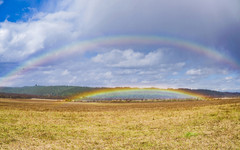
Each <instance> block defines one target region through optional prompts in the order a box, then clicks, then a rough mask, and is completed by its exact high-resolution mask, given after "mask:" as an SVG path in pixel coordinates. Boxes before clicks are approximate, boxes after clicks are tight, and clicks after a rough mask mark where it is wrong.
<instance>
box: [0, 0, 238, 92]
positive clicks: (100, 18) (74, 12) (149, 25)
mask: <svg viewBox="0 0 240 150" xmlns="http://www.w3.org/2000/svg"><path fill="white" fill-rule="evenodd" d="M239 16H240V1H239V0H231V1H229V0H181V1H178V0H172V1H168V0H148V1H146V0H131V1H129V0H49V1H48V0H0V86H33V85H35V84H37V85H73V86H92V87H103V86H104V87H106V86H107V87H123V86H130V87H158V88H193V89H212V90H220V91H237V92H240V86H239V85H240V44H239V43H240V17H239Z"/></svg>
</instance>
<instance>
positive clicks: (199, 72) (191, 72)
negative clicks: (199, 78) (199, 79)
mask: <svg viewBox="0 0 240 150" xmlns="http://www.w3.org/2000/svg"><path fill="white" fill-rule="evenodd" d="M186 74H187V75H202V74H203V71H202V70H201V69H190V70H188V71H187V72H186Z"/></svg>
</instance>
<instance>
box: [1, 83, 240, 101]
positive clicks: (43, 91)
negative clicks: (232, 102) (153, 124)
mask: <svg viewBox="0 0 240 150" xmlns="http://www.w3.org/2000/svg"><path fill="white" fill-rule="evenodd" d="M96 89H100V88H96V87H79V86H25V87H1V88H0V97H2V98H49V99H53V98H67V97H71V96H73V95H76V94H79V93H82V92H86V91H92V90H96ZM105 89H107V88H105ZM181 90H184V91H188V92H194V93H197V94H200V95H204V96H206V97H215V98H221V97H240V93H231V92H219V91H213V90H207V89H181Z"/></svg>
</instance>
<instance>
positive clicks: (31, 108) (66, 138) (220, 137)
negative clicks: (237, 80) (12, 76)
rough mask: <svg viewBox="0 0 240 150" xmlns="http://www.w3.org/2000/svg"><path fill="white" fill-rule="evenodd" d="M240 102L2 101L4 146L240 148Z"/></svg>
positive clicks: (0, 144)
mask: <svg viewBox="0 0 240 150" xmlns="http://www.w3.org/2000/svg"><path fill="white" fill-rule="evenodd" d="M239 102H240V100H237V101H235V102H234V103H231V101H229V102H226V103H223V104H221V105H220V104H219V102H218V101H215V102H207V101H206V102H205V103H206V105H202V103H203V104H204V102H168V103H167V102H165V103H129V104H118V103H116V104H115V103H114V104H111V103H108V104H104V103H101V104H100V103H94V104H86V103H84V104H82V103H61V104H60V103H59V102H55V103H52V102H36V103H34V102H24V103H22V102H21V101H18V102H11V101H7V102H1V101H0V148H2V149H173V148H178V149H239V148H240V140H239V139H240V105H239ZM208 103H209V104H208ZM22 104H23V105H22ZM187 104H188V105H189V106H187ZM200 104H201V105H200ZM37 106H39V107H37ZM51 108H54V109H51Z"/></svg>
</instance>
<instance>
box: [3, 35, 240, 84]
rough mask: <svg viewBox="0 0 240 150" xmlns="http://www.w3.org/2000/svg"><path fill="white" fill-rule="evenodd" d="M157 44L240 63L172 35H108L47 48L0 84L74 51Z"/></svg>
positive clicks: (225, 61) (82, 51)
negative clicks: (55, 47) (50, 48)
mask: <svg viewBox="0 0 240 150" xmlns="http://www.w3.org/2000/svg"><path fill="white" fill-rule="evenodd" d="M136 44H137V45H159V47H162V46H173V47H177V48H180V49H181V50H188V51H193V52H196V53H198V54H200V55H204V56H207V57H209V58H211V59H214V60H216V61H219V62H222V63H225V64H229V65H230V66H232V67H234V68H237V69H239V68H240V65H239V64H238V63H237V62H236V61H233V60H232V59H231V58H228V57H226V56H224V55H223V54H221V53H220V52H218V51H216V50H215V49H213V48H209V47H206V46H204V45H200V44H197V43H194V42H191V41H186V40H181V39H177V38H172V37H163V36H130V35H124V36H109V37H100V38H95V39H90V40H83V41H78V42H75V43H72V44H69V45H66V46H63V47H60V48H58V49H54V50H49V52H47V53H45V54H43V55H40V56H38V57H34V58H32V59H29V60H28V61H25V62H24V63H22V64H21V65H20V66H19V67H17V68H15V69H13V70H12V71H10V72H9V73H7V74H6V75H5V76H4V77H2V78H1V79H0V86H5V85H6V84H7V83H9V82H14V79H15V78H16V77H18V76H19V75H22V74H23V73H25V72H27V71H29V70H31V69H34V68H35V67H38V66H41V65H43V64H44V63H46V62H51V61H53V60H56V59H59V58H62V57H66V56H69V57H70V56H71V55H73V54H75V53H84V52H86V51H88V50H97V49H99V48H100V47H101V48H104V47H114V46H115V47H117V46H124V45H126V46H128V45H136Z"/></svg>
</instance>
